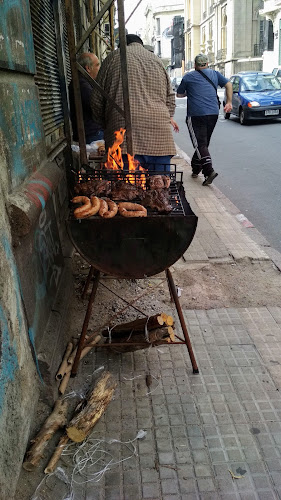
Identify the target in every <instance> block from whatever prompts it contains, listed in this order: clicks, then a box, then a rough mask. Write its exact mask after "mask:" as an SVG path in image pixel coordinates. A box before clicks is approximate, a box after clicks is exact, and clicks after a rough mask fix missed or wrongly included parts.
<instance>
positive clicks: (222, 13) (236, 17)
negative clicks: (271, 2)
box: [185, 0, 264, 77]
mask: <svg viewBox="0 0 281 500" xmlns="http://www.w3.org/2000/svg"><path fill="white" fill-rule="evenodd" d="M262 6H263V2H262V1H261V0H244V1H243V2H241V1H239V0H231V1H230V0H186V2H185V54H186V57H185V70H186V71H189V70H190V69H192V68H193V66H194V57H195V56H196V54H198V53H199V52H203V53H205V54H207V55H208V57H209V65H210V67H212V68H213V69H216V70H218V71H220V72H221V73H223V74H224V75H225V76H227V77H229V76H231V75H232V74H233V73H235V72H237V71H246V70H252V69H255V70H261V69H262V54H263V41H264V31H263V18H262V16H261V14H260V9H261V7H262Z"/></svg>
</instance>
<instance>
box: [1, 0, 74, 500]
mask: <svg viewBox="0 0 281 500" xmlns="http://www.w3.org/2000/svg"><path fill="white" fill-rule="evenodd" d="M35 72H36V67H35V56H34V45H33V37H32V27H31V18H30V9H29V2H28V0H2V2H0V74H1V83H0V102H1V107H0V433H1V440H0V498H1V500H8V499H9V500H10V499H11V498H14V491H15V488H16V484H17V477H18V475H19V473H20V468H21V464H22V460H23V457H24V453H25V451H26V446H27V443H28V439H29V432H30V425H31V422H32V418H33V412H34V409H35V408H36V400H37V398H38V395H39V391H40V387H42V384H44V382H45V381H44V380H43V379H42V376H41V374H40V370H39V363H38V360H37V354H36V349H37V345H38V344H39V343H40V340H42V336H44V329H45V328H46V325H47V322H48V318H49V314H50V311H51V308H52V305H53V303H54V301H55V298H56V293H57V291H58V288H59V285H60V283H61V278H62V275H63V269H64V259H63V256H62V250H61V242H60V239H59V229H60V227H59V225H60V224H62V223H63V218H62V216H61V214H60V211H61V207H62V205H63V204H64V203H65V195H66V190H65V189H64V188H63V187H61V186H60V184H59V183H60V182H61V183H63V182H65V177H63V174H62V175H57V179H58V180H57V183H53V182H51V181H50V177H48V175H47V174H44V172H48V171H49V172H50V171H51V172H53V171H54V170H55V169H58V170H59V171H60V169H61V170H63V160H62V161H60V165H61V167H60V168H59V167H57V166H56V165H55V164H52V163H51V162H50V161H49V160H48V157H47V152H46V144H45V133H44V128H43V125H42V112H41V108H40V101H39V93H38V87H37V85H36V83H35V78H34V75H35ZM44 169H45V170H44ZM48 169H49V170H48ZM42 172H43V173H42ZM61 179H62V180H61ZM61 193H64V196H61ZM21 197H22V204H21V209H22V211H23V212H24V210H25V208H26V207H27V208H29V209H30V206H31V211H32V210H33V209H32V206H34V211H33V212H32V213H33V214H35V215H34V216H33V217H32V218H31V219H30V220H31V222H30V225H29V226H28V228H27V231H26V233H24V234H23V235H16V236H15V226H14V225H13V223H12V220H11V213H10V211H9V207H10V205H11V201H13V199H16V198H17V199H20V200H21ZM26 200H27V201H26ZM58 200H59V202H58ZM25 205H26V207H25ZM15 217H17V215H15Z"/></svg>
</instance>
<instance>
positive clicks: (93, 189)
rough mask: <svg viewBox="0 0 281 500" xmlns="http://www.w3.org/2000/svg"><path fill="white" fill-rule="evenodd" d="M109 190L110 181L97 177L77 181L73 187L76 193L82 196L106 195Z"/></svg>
mask: <svg viewBox="0 0 281 500" xmlns="http://www.w3.org/2000/svg"><path fill="white" fill-rule="evenodd" d="M110 190H111V186H110V181H107V180H99V179H96V180H91V181H87V182H82V183H80V184H79V183H78V184H76V186H75V188H74V191H75V193H76V194H80V195H83V196H90V195H93V196H108V195H109V194H110Z"/></svg>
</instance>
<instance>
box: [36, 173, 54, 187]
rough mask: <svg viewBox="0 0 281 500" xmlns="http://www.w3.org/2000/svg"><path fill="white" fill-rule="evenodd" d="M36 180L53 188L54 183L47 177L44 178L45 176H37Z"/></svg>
mask: <svg viewBox="0 0 281 500" xmlns="http://www.w3.org/2000/svg"><path fill="white" fill-rule="evenodd" d="M34 177H36V178H35V179H34V180H37V179H40V180H41V181H44V182H46V184H48V186H50V188H53V183H52V182H51V181H50V179H47V177H44V175H36V176H34Z"/></svg>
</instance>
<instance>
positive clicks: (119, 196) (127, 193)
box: [111, 181, 144, 201]
mask: <svg viewBox="0 0 281 500" xmlns="http://www.w3.org/2000/svg"><path fill="white" fill-rule="evenodd" d="M143 193H144V191H143V189H142V187H141V186H135V185H133V184H130V183H129V182H124V181H117V182H115V183H113V187H112V191H111V198H112V199H113V200H126V201H131V200H134V199H135V198H142V197H143Z"/></svg>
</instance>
